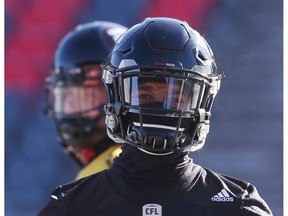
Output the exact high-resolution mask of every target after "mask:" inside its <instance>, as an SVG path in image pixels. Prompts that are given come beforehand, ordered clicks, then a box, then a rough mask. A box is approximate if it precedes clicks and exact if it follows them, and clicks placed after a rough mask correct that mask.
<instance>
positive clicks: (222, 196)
mask: <svg viewBox="0 0 288 216" xmlns="http://www.w3.org/2000/svg"><path fill="white" fill-rule="evenodd" d="M211 200H212V201H214V202H233V201H234V199H233V197H231V196H230V195H229V194H228V193H227V191H226V190H225V189H222V190H221V191H220V192H219V193H218V194H216V195H215V196H213V197H211Z"/></svg>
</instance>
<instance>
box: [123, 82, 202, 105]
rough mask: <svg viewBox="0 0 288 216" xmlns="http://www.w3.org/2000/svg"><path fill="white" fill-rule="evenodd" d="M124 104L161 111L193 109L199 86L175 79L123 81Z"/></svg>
mask: <svg viewBox="0 0 288 216" xmlns="http://www.w3.org/2000/svg"><path fill="white" fill-rule="evenodd" d="M124 86H125V87H126V98H125V99H126V102H127V103H130V104H131V105H136V106H146V107H148V106H150V107H155V108H156V107H157V108H161V109H181V110H189V109H192V108H195V106H196V103H197V101H195V99H194V98H195V97H192V92H194V95H195V96H196V95H197V96H198V94H199V90H200V86H199V85H197V84H195V83H192V82H190V81H187V80H181V79H175V78H168V77H167V78H162V79H157V78H156V79H155V78H151V79H150V80H149V79H147V78H144V79H143V78H139V77H132V78H127V79H126V81H125V80H124ZM128 89H129V90H128Z"/></svg>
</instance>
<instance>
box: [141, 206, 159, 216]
mask: <svg viewBox="0 0 288 216" xmlns="http://www.w3.org/2000/svg"><path fill="white" fill-rule="evenodd" d="M142 216H162V206H161V205H158V204H146V205H144V206H143V209H142Z"/></svg>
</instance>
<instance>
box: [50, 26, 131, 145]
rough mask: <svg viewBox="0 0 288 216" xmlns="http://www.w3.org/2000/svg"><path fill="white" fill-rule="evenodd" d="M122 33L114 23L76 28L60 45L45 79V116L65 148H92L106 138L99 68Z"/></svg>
mask: <svg viewBox="0 0 288 216" xmlns="http://www.w3.org/2000/svg"><path fill="white" fill-rule="evenodd" d="M126 30H127V28H126V27H124V26H122V25H119V24H116V23H112V22H106V21H95V22H90V23H86V24H82V25H78V26H76V27H75V29H73V30H72V31H70V32H69V33H67V34H66V35H65V36H64V38H63V39H62V40H61V41H60V43H59V45H58V47H57V50H56V52H55V55H54V63H53V68H52V72H51V76H49V77H48V78H47V79H46V83H47V88H46V89H47V106H46V113H47V114H48V115H50V116H51V117H52V118H53V119H54V120H55V124H56V128H57V132H58V135H59V138H60V141H61V142H62V144H63V146H64V147H65V148H69V147H76V148H77V147H80V148H84V147H87V146H90V145H93V144H95V141H96V140H97V136H100V135H101V134H105V136H106V129H105V121H104V119H105V113H104V111H103V105H104V104H105V103H106V94H105V88H104V85H103V83H102V82H101V72H100V64H101V63H102V62H103V61H105V60H106V58H107V56H108V54H109V51H110V50H111V48H112V47H113V45H114V44H115V41H116V40H117V39H118V38H119V36H120V35H121V34H122V33H124V32H125V31H126ZM71 95H73V97H74V98H73V100H71ZM75 95H76V96H75ZM69 100H71V101H69ZM97 100H99V101H102V102H101V103H100V104H99V101H98V102H96V101H97ZM69 103H70V105H67V104H69ZM71 104H72V105H71ZM95 104H97V105H95ZM71 107H72V108H71ZM101 119H102V120H103V124H102V126H101V124H100V126H99V121H100V120H101Z"/></svg>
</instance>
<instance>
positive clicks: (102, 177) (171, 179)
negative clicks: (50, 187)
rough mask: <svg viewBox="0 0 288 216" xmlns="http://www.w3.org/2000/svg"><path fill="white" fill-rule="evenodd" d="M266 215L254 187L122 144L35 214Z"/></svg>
mask: <svg viewBox="0 0 288 216" xmlns="http://www.w3.org/2000/svg"><path fill="white" fill-rule="evenodd" d="M52 215H53V216H60V215H61V216H64V215H65V216H66V215H67V216H68V215H69V216H76V215H77V216H220V215H221V216H232V215H233V216H252V215H255V216H256V215H258V216H268V215H272V213H271V211H270V209H269V207H268V206H267V204H266V203H265V201H264V200H263V199H262V198H261V197H260V196H259V194H258V192H257V190H256V188H255V187H254V186H253V185H251V184H249V183H247V182H244V181H241V180H237V179H235V178H231V177H227V176H224V175H221V174H218V173H215V172H213V171H211V170H209V169H205V168H202V167H201V166H199V165H196V164H194V163H193V162H192V159H191V158H189V157H188V155H187V154H184V153H173V154H171V155H166V156H153V155H148V154H146V153H144V152H141V151H140V150H138V149H136V148H134V147H128V146H125V147H124V148H123V152H122V154H121V155H120V157H119V158H117V159H115V162H114V164H113V166H112V167H111V168H110V169H108V170H105V171H102V172H100V173H97V174H94V175H92V176H90V177H86V178H83V179H80V180H78V181H75V182H73V183H70V184H67V185H62V186H59V187H57V188H56V190H55V191H54V192H53V194H52V195H51V200H50V202H49V203H48V204H47V206H46V207H44V208H43V209H42V211H41V212H40V213H39V216H52Z"/></svg>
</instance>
